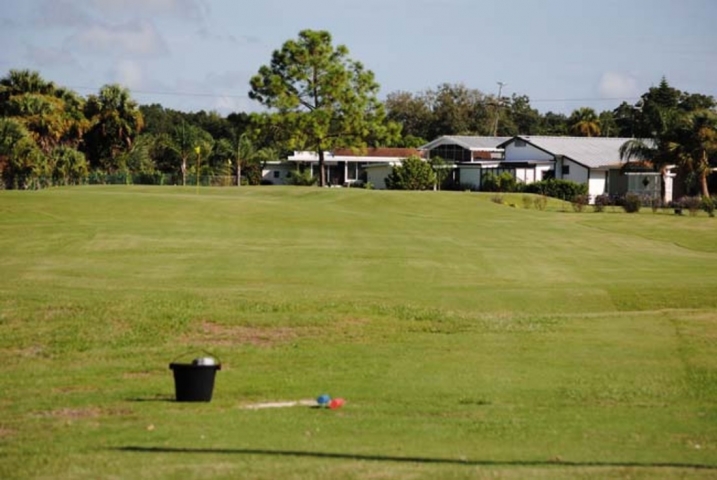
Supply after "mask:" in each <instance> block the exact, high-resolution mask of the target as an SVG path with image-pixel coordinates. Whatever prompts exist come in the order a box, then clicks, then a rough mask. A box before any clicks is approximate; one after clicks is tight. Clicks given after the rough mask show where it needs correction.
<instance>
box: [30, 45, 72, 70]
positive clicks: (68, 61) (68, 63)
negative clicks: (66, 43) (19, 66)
mask: <svg viewBox="0 0 717 480" xmlns="http://www.w3.org/2000/svg"><path fill="white" fill-rule="evenodd" d="M26 47H27V58H29V59H30V60H31V61H32V62H33V63H35V64H36V65H39V66H41V67H49V66H62V67H71V68H77V67H78V66H79V64H78V63H77V59H76V58H75V57H74V55H72V53H70V52H68V51H67V50H65V49H64V48H52V47H38V46H35V45H26Z"/></svg>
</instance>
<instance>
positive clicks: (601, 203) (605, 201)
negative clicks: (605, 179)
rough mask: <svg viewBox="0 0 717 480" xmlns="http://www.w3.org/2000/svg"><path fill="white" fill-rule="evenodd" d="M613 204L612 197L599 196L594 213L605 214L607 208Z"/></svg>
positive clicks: (594, 206)
mask: <svg viewBox="0 0 717 480" xmlns="http://www.w3.org/2000/svg"><path fill="white" fill-rule="evenodd" d="M611 203H612V202H611V200H610V196H609V195H606V194H602V195H598V196H597V197H595V203H594V204H593V211H595V212H604V211H605V207H607V206H608V205H610V204H611Z"/></svg>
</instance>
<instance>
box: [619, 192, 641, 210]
mask: <svg viewBox="0 0 717 480" xmlns="http://www.w3.org/2000/svg"><path fill="white" fill-rule="evenodd" d="M621 203H622V208H623V210H625V211H626V212H627V213H638V212H639V211H640V208H642V200H641V199H640V196H639V195H635V194H634V193H628V194H627V195H625V198H624V199H623V201H622V202H621Z"/></svg>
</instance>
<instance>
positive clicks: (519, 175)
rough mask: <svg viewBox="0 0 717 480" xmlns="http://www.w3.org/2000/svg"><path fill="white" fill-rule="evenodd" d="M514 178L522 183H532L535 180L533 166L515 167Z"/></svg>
mask: <svg viewBox="0 0 717 480" xmlns="http://www.w3.org/2000/svg"><path fill="white" fill-rule="evenodd" d="M515 179H516V180H518V181H519V182H522V183H533V182H535V181H536V178H535V169H534V168H516V169H515Z"/></svg>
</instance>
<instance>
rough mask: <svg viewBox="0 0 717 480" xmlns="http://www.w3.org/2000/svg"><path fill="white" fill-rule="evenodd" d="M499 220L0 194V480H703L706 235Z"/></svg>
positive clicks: (286, 196)
mask: <svg viewBox="0 0 717 480" xmlns="http://www.w3.org/2000/svg"><path fill="white" fill-rule="evenodd" d="M521 197H522V195H517V196H515V197H514V198H507V199H506V201H505V202H504V204H502V205H501V204H497V203H495V202H493V201H491V196H490V194H478V193H470V192H395V191H371V190H360V189H328V188H326V189H320V188H310V187H305V188H302V187H242V188H236V187H234V188H224V189H222V188H200V189H198V190H197V189H195V188H193V187H192V188H189V187H188V188H181V187H141V186H87V187H72V188H55V189H47V190H42V191H0V478H5V479H16V478H17V479H26V478H27V479H29V478H43V479H45V478H57V479H97V478H113V479H116V478H122V479H124V478H127V479H156V478H177V479H180V478H181V479H188V478H197V479H200V478H201V479H205V478H212V479H220V478H226V479H235V478H254V479H279V478H281V479H284V478H289V479H344V478H349V479H363V478H371V479H389V478H391V479H392V478H407V479H424V478H425V479H438V478H440V479H475V478H479V479H480V478H505V479H522V478H545V479H576V478H578V479H582V478H586V479H587V478H624V479H627V478H630V479H653V478H704V479H707V478H716V477H717V220H715V219H714V218H710V217H708V216H707V215H706V214H704V213H700V214H698V215H696V216H688V215H685V216H677V215H674V214H673V213H672V212H671V211H660V212H657V213H653V212H652V211H650V210H649V209H643V211H642V212H640V213H638V214H626V213H624V212H622V211H621V210H617V209H608V210H607V211H605V212H602V213H595V212H592V211H589V210H591V209H590V208H588V209H586V211H585V212H582V213H575V212H573V211H572V209H571V208H570V206H569V205H568V207H567V208H565V206H563V205H562V204H561V203H560V202H558V201H553V200H551V202H550V203H549V204H548V208H547V209H546V210H544V211H541V210H536V209H534V208H523V202H521ZM529 203H530V202H525V204H526V205H528V204H529ZM511 204H512V206H513V207H515V208H512V207H511ZM207 352H208V353H207ZM207 355H211V356H213V357H215V358H216V359H218V361H219V362H220V363H221V370H219V371H218V372H217V374H216V384H215V387H214V392H213V399H212V401H211V402H209V403H204V402H200V403H193V402H190V403H187V402H176V401H175V397H174V380H173V377H172V371H171V370H170V369H169V364H170V363H171V362H173V361H183V359H184V360H186V361H191V360H192V359H193V358H194V357H197V356H207ZM321 394H328V395H331V396H332V397H341V398H343V399H345V404H344V405H343V406H342V408H337V409H328V408H311V407H309V406H306V405H303V404H299V405H296V406H287V407H285V408H258V407H259V406H266V405H263V404H272V403H274V402H280V403H291V402H299V401H304V400H311V399H315V398H317V396H319V395H321ZM247 407H255V408H247Z"/></svg>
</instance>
